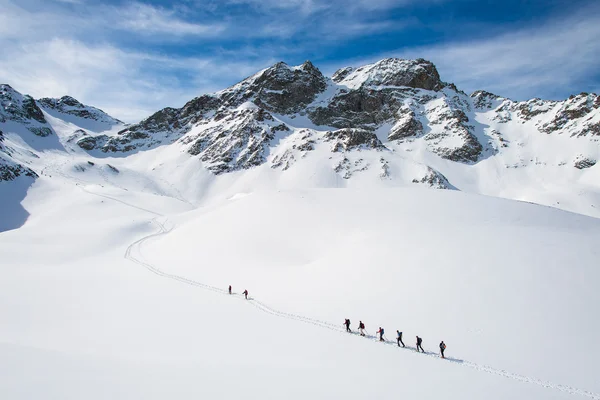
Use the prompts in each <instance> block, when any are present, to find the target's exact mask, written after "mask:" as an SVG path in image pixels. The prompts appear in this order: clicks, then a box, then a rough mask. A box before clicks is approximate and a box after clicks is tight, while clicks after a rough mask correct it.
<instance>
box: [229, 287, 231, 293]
mask: <svg viewBox="0 0 600 400" xmlns="http://www.w3.org/2000/svg"><path fill="white" fill-rule="evenodd" d="M229 294H231V285H229Z"/></svg>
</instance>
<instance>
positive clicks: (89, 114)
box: [37, 96, 122, 125]
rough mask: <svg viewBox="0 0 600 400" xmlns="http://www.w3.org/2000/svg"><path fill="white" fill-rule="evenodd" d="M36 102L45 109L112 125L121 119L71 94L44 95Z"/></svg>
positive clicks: (118, 122)
mask: <svg viewBox="0 0 600 400" xmlns="http://www.w3.org/2000/svg"><path fill="white" fill-rule="evenodd" d="M37 102H38V104H39V105H40V107H41V108H43V109H46V110H54V111H57V112H59V113H63V114H67V115H72V116H75V117H79V118H83V119H89V120H93V121H98V122H104V123H108V124H113V125H115V124H122V122H121V121H119V120H118V119H115V118H113V117H111V116H110V115H108V114H106V113H105V112H104V111H102V110H100V109H98V108H96V107H92V106H86V105H84V104H82V103H80V102H79V101H77V100H76V99H74V98H73V97H71V96H63V97H61V98H60V99H53V98H48V97H45V98H43V99H39V100H38V101H37Z"/></svg>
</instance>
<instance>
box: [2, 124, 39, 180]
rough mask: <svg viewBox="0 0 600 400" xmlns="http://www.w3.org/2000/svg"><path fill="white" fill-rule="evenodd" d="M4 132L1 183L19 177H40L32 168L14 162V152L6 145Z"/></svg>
mask: <svg viewBox="0 0 600 400" xmlns="http://www.w3.org/2000/svg"><path fill="white" fill-rule="evenodd" d="M4 141H5V138H4V132H2V131H1V130H0V182H2V181H13V180H15V179H17V178H18V177H19V176H29V177H31V178H37V177H38V175H37V174H36V173H35V172H33V171H32V170H31V169H30V168H28V167H26V166H24V165H22V164H19V163H17V162H15V161H14V160H12V158H11V153H12V150H11V149H9V148H7V147H6V146H5V145H4Z"/></svg>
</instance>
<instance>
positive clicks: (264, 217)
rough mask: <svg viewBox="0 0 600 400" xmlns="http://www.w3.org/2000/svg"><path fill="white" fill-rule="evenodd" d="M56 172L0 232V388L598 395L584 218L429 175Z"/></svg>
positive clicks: (68, 392) (136, 394) (592, 237)
mask: <svg viewBox="0 0 600 400" xmlns="http://www.w3.org/2000/svg"><path fill="white" fill-rule="evenodd" d="M89 174H90V176H92V175H91V173H89ZM65 175H66V174H65ZM87 175H88V172H85V173H83V175H78V176H79V177H82V176H84V177H87ZM69 179H70V178H68V176H59V177H57V178H55V179H50V178H49V177H47V176H42V177H41V178H40V179H39V180H38V182H37V183H36V186H35V187H34V189H33V190H32V191H31V192H30V195H29V196H28V197H27V198H26V200H25V202H24V206H25V207H26V208H27V210H28V212H30V213H31V217H30V218H29V220H28V221H27V223H26V224H25V225H24V226H23V227H22V228H21V229H18V230H13V231H10V232H4V233H1V234H0V254H1V255H2V260H3V268H2V279H1V280H0V304H2V307H1V308H0V318H1V319H2V321H3V329H2V330H0V356H1V357H2V360H3V362H2V363H0V389H1V391H2V393H3V394H4V396H5V397H6V398H10V399H29V398H31V397H39V396H42V397H44V398H61V399H76V398H82V397H85V398H87V399H104V398H107V397H110V398H115V399H121V398H123V399H124V398H145V399H154V398H156V399H159V398H165V397H169V398H176V399H180V398H181V399H183V398H197V397H208V398H224V399H231V398H239V397H246V398H288V399H301V398H306V397H307V396H310V397H311V398H317V399H326V398H337V397H343V398H346V397H347V398H357V399H359V398H368V397H373V396H376V397H385V398H389V397H410V398H413V399H430V398H439V397H443V398H447V399H464V398H484V397H485V398H489V399H506V398H527V399H549V398H553V399H577V398H581V399H584V398H592V399H597V398H600V396H599V395H598V393H600V386H598V380H597V368H595V363H596V359H597V358H598V356H599V354H598V350H597V347H596V346H595V342H596V337H595V332H596V331H597V329H598V328H599V327H598V326H597V324H598V323H597V318H596V316H597V315H598V311H600V310H598V304H600V302H599V300H600V298H598V292H597V290H596V287H597V284H598V281H599V279H600V276H599V275H598V268H597V263H596V259H597V254H595V250H594V249H595V247H596V246H595V243H596V242H597V241H598V240H599V239H600V223H599V222H598V220H597V219H594V218H590V217H584V216H580V215H576V214H571V213H567V212H563V211H559V210H555V209H552V208H546V207H541V206H537V205H529V204H524V203H518V202H512V201H507V200H499V199H492V198H486V197H482V196H475V195H467V194H462V193H459V192H456V191H432V190H424V189H423V190H415V189H379V190H371V191H365V190H351V189H345V190H336V189H320V190H305V191H298V190H295V191H285V192H272V191H267V192H257V193H253V194H249V195H243V194H242V193H240V194H238V195H236V196H234V197H233V198H231V199H230V200H226V201H220V202H219V203H215V204H213V205H212V206H209V207H204V208H200V209H193V207H191V206H189V205H187V204H185V203H184V202H181V201H177V200H174V199H172V198H169V197H166V196H156V195H149V194H144V193H141V192H140V191H133V190H128V191H126V190H120V189H117V188H114V187H113V188H111V187H108V186H107V185H104V187H102V186H99V185H92V184H85V183H84V182H83V181H81V180H80V181H78V182H77V183H79V185H73V184H72V182H71V181H70V180H69ZM229 284H231V285H233V288H234V292H235V293H236V294H235V295H233V296H229V295H228V294H226V290H227V289H226V288H227V286H228V285H229ZM244 289H248V290H249V292H250V298H251V300H248V301H246V300H244V299H243V297H242V296H240V292H241V291H242V290H244ZM344 318H350V319H351V320H352V328H353V329H355V328H356V324H357V323H358V321H359V320H362V321H363V322H365V324H366V328H367V331H368V333H369V335H370V336H369V337H367V338H361V337H359V336H357V335H350V334H347V333H345V332H344V328H343V327H342V322H343V320H344ZM379 326H382V327H384V328H385V330H386V334H385V336H386V337H387V339H389V340H390V342H388V343H379V342H378V341H377V340H376V339H375V338H373V337H372V336H371V335H373V334H374V332H375V330H376V329H377V328H378V327H379ZM396 329H399V330H402V331H403V332H404V341H405V343H406V344H407V346H408V347H407V348H405V349H402V348H398V347H397V346H396V343H395V342H394V336H395V330H396ZM415 335H419V336H421V337H423V338H424V347H425V349H426V350H427V352H428V354H425V355H423V354H417V353H416V352H415V351H414V338H415ZM441 340H444V341H445V342H446V344H447V345H448V349H447V356H448V357H449V358H448V359H447V360H442V359H440V358H439V357H438V356H437V352H436V350H437V345H438V343H439V342H440V341H441ZM580 349H583V350H580Z"/></svg>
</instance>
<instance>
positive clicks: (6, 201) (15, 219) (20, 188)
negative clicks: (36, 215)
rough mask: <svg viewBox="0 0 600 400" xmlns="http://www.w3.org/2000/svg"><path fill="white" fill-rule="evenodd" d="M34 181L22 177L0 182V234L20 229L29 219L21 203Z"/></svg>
mask: <svg viewBox="0 0 600 400" xmlns="http://www.w3.org/2000/svg"><path fill="white" fill-rule="evenodd" d="M34 181H35V179H33V178H31V177H26V176H23V177H19V178H18V179H16V180H14V181H2V182H0V233H1V232H5V231H10V230H12V229H17V228H20V227H21V226H23V224H25V222H26V221H27V218H29V213H28V212H27V210H25V208H24V207H23V205H22V204H21V202H22V201H23V199H25V196H26V195H27V191H28V190H29V188H30V187H31V185H33V182H34Z"/></svg>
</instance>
